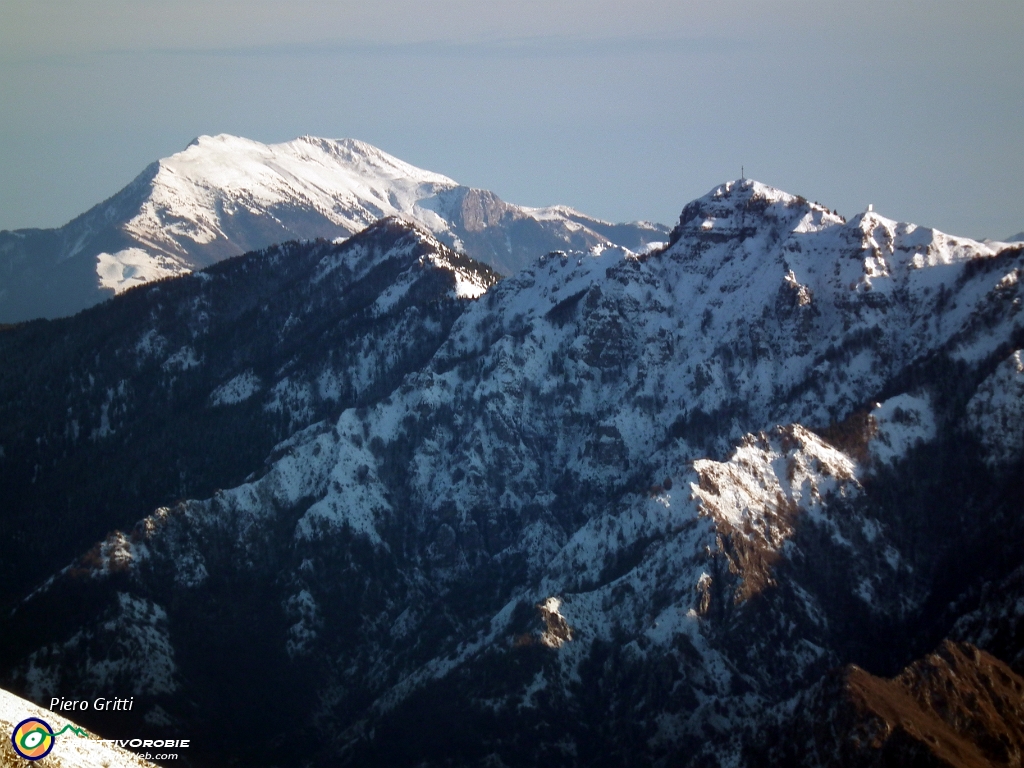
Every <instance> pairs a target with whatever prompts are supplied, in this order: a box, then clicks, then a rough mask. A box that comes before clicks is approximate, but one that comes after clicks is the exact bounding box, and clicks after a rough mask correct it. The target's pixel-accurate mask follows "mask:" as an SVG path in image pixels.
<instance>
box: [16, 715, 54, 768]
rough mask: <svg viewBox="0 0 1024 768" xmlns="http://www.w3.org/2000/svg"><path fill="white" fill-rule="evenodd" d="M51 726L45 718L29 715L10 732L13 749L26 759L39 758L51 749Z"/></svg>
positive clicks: (52, 740)
mask: <svg viewBox="0 0 1024 768" xmlns="http://www.w3.org/2000/svg"><path fill="white" fill-rule="evenodd" d="M53 742H54V738H53V728H51V727H50V724H49V723H47V722H46V721H45V720H40V719H39V718H38V717H30V718H28V720H22V721H21V722H20V723H18V726H17V727H16V728H15V729H14V733H12V734H11V743H12V744H13V745H14V751H15V752H17V753H18V754H19V755H21V756H22V757H24V758H25V759H26V760H39V759H40V758H42V757H46V756H47V755H48V754H50V750H51V749H53Z"/></svg>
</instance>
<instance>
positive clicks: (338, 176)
mask: <svg viewBox="0 0 1024 768" xmlns="http://www.w3.org/2000/svg"><path fill="white" fill-rule="evenodd" d="M387 216H402V217H405V218H407V219H409V220H411V221H414V222H416V223H417V224H418V225H419V226H421V227H423V228H425V229H427V230H428V231H430V232H432V233H433V234H434V235H435V236H436V237H438V238H439V239H440V240H441V241H442V242H444V243H445V245H447V246H449V247H452V248H455V249H456V250H459V251H463V252H465V253H467V254H468V255H469V256H471V257H473V258H475V259H476V260H478V261H482V262H484V263H486V264H488V265H489V266H491V267H493V268H496V269H497V270H498V271H499V272H503V273H505V274H510V273H512V272H515V271H517V270H518V269H520V268H521V267H523V266H525V265H526V264H529V263H530V262H532V261H533V260H534V259H536V258H537V257H539V256H541V255H543V254H544V253H547V252H548V251H552V250H566V249H570V248H573V249H581V250H586V249H587V248H591V247H593V246H595V245H612V244H617V245H620V246H623V247H627V248H632V249H635V250H642V249H644V248H646V247H648V246H649V245H650V244H651V243H652V242H661V241H664V240H665V239H666V235H667V233H668V230H667V228H665V227H662V226H660V225H652V224H646V223H636V224H609V223H608V222H604V221H601V220H599V219H594V218H590V217H588V216H586V215H584V214H582V213H579V212H578V211H575V210H573V209H572V208H568V207H566V206H557V205H556V206H551V207H547V208H524V207H521V206H517V205H513V204H510V203H506V202H504V201H503V200H501V199H500V198H499V197H498V196H497V195H495V194H494V193H493V192H488V191H486V190H480V189H472V188H470V187H465V186H461V185H459V184H458V183H456V182H455V181H454V180H452V179H450V178H448V177H447V176H443V175H441V174H439V173H434V172H432V171H427V170H424V169H422V168H417V167H416V166H414V165H411V164H409V163H406V162H404V161H402V160H399V159H398V158H396V157H393V156H392V155H389V154H388V153H386V152H384V151H382V150H380V149H378V148H376V147H374V146H372V145H370V144H367V143H365V142H362V141H358V140H356V139H322V138H316V137H313V136H303V137H300V138H298V139H294V140H292V141H287V142H283V143H280V144H263V143H260V142H258V141H253V140H251V139H245V138H240V137H238V136H230V135H228V134H220V135H217V136H199V137H198V138H196V139H195V140H194V141H192V142H191V143H190V144H189V145H188V146H187V147H186V148H185V149H184V150H183V151H181V152H178V153H176V154H174V155H172V156H170V157H168V158H164V159H163V160H160V161H158V162H156V163H153V164H151V165H150V166H148V167H147V168H146V169H145V170H144V171H143V172H142V173H141V174H140V175H139V176H138V177H137V178H136V179H135V180H134V181H133V182H132V183H131V184H129V185H128V186H127V187H125V188H124V189H123V190H121V192H119V193H117V194H116V195H114V196H113V197H111V198H110V199H109V200H107V201H106V202H104V203H101V204H100V205H98V206H96V207H94V208H93V209H91V210H90V211H88V212H86V213H84V214H82V215H81V216H79V217H78V218H76V219H75V220H74V221H72V222H70V223H69V224H67V225H66V226H64V227H62V228H60V229H59V230H42V231H40V230H24V231H19V232H14V233H8V232H3V233H0V275H2V276H3V277H2V278H0V322H5V321H14V320H22V319H27V318H31V317H38V316H40V315H43V316H54V315H61V314H70V313H71V312H74V311H76V310H78V309H81V308H83V307H85V306H88V305H90V304H93V303H95V302H96V301H99V300H100V299H102V298H104V297H105V296H108V295H110V293H111V292H113V293H121V292H122V291H125V290H127V289H128V288H131V287H133V286H136V285H141V284H143V283H147V282H150V281H153V280H156V279H159V278H162V277H168V276H172V275H178V274H183V273H186V272H189V271H191V270H193V269H197V268H202V267H206V266H209V265H210V264H213V263H215V262H217V261H220V260H222V259H225V258H228V257H230V256H236V255H238V254H241V253H243V252H245V251H249V250H257V249H260V248H265V247H267V246H269V245H272V244H275V243H280V242H285V241H288V240H311V239H315V238H318V237H323V238H327V239H336V238H339V237H348V236H351V235H353V234H355V233H356V232H359V231H360V230H362V229H364V228H365V227H367V226H369V225H370V224H372V223H373V222H374V221H377V220H378V219H381V218H384V217H387Z"/></svg>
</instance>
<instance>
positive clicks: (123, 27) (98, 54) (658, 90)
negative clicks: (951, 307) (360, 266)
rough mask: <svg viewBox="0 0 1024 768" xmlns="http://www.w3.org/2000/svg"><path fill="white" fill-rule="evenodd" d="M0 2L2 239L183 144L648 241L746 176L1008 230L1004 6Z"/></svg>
mask: <svg viewBox="0 0 1024 768" xmlns="http://www.w3.org/2000/svg"><path fill="white" fill-rule="evenodd" d="M628 6H629V7H628V9H627V3H625V2H620V1H616V2H610V1H608V0H597V1H596V2H595V1H591V2H583V0H544V1H543V2H542V1H541V0H515V1H514V2H505V1H504V0H376V1H375V2H367V1H366V0H362V1H361V2H358V3H356V2H348V1H347V0H342V1H340V2H338V1H331V2H329V1H328V0H245V1H244V2H241V1H239V2H234V1H233V0H229V1H227V2H219V1H218V0H0V228H20V227H30V226H39V227H50V226H59V225H61V224H63V223H65V222H66V221H68V220H69V219H71V218H72V217H74V216H75V215H77V214H79V213H81V212H83V211H85V210H86V209H88V208H89V207H91V206H92V205H94V204H95V203H98V202H100V201H101V200H103V199H104V198H106V197H109V196H110V195H111V194H113V193H114V192H116V191H117V190H118V189H120V188H121V187H122V186H124V185H125V184H127V183H128V182H129V181H130V180H131V179H132V178H133V177H134V176H136V175H137V174H138V173H140V172H141V171H142V169H143V168H144V167H145V166H146V165H147V164H148V163H150V162H152V161H153V160H155V159H157V158H160V157H166V156H167V155H170V154H173V153H174V152H177V151H179V150H181V149H183V148H184V147H185V145H186V144H187V143H188V142H189V141H190V140H191V139H192V138H193V137H194V136H197V135H199V134H216V133H225V132H226V133H233V134H236V135H241V136H246V137H249V138H252V139H257V140H259V141H264V142H276V141H285V140H288V139H291V138H294V137H296V136H299V135H302V134H312V135H317V136H327V137H332V138H340V137H354V138H359V139H363V140H365V141H368V142H370V143H372V144H375V145H377V146H379V147H381V148H382V149H384V150H386V151H388V152H390V153H392V154H394V155H397V156H398V157H400V158H402V159H404V160H407V161H409V162H411V163H413V164H415V165H419V166H422V167H424V168H428V169H430V170H434V171H438V172H440V173H444V174H446V175H448V176H451V177H452V178H454V179H456V180H457V181H459V182H461V183H464V184H469V185H472V186H477V187H484V188H487V189H490V190H493V191H494V192H496V193H497V194H498V195H500V196H501V197H502V198H504V199H506V200H508V201H510V202H515V203H520V204H524V205H548V204H553V203H565V204H568V205H572V206H575V207H577V208H579V209H580V210H582V211H585V212H587V213H589V214H592V215H596V216H600V217H603V218H607V219H611V220H615V221H622V220H633V219H652V220H657V221H661V222H664V223H667V224H671V223H673V222H674V221H675V219H676V218H677V217H678V215H679V211H680V210H681V209H682V207H683V205H685V203H686V202H688V201H689V200H691V199H692V198H694V197H697V196H699V195H701V194H704V193H705V192H707V191H708V190H709V189H710V188H712V187H713V186H714V185H716V184H718V183H720V182H722V181H725V180H727V179H731V178H735V177H738V176H739V174H740V167H741V165H742V166H745V168H746V173H747V175H748V176H750V177H752V178H756V179H759V180H761V181H764V182H767V183H769V184H773V185H775V186H777V187H781V188H783V189H785V190H787V191H790V192H793V193H797V194H802V195H804V196H805V197H808V198H811V199H814V200H818V201H820V202H821V203H824V204H826V205H828V206H830V207H832V208H836V209H838V210H839V212H840V213H843V214H846V215H850V214H853V213H856V212H857V211H859V210H863V209H864V207H866V205H867V203H868V202H872V203H874V204H875V208H876V209H877V210H879V211H880V212H882V213H883V214H884V215H888V216H891V217H892V218H897V219H901V220H907V221H914V222H917V223H920V224H924V225H929V226H934V227H938V228H939V229H944V230H946V231H949V232H953V233H955V234H963V235H969V236H973V237H979V238H981V237H993V238H1000V237H1006V236H1008V235H1010V234H1012V233H1014V232H1018V231H1020V230H1024V146H1022V144H1024V45H1022V41H1024V35H1022V33H1024V2H1022V1H1021V0H973V1H972V2H967V1H964V2H948V1H946V0H928V1H927V2H906V1H905V0H849V1H848V2H828V0H817V1H816V2H807V1H805V0H732V1H730V0H715V1H714V2H710V1H708V0H675V2H666V1H665V0H633V1H632V2H630V3H629V4H628Z"/></svg>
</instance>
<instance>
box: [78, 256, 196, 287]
mask: <svg viewBox="0 0 1024 768" xmlns="http://www.w3.org/2000/svg"><path fill="white" fill-rule="evenodd" d="M190 271H191V270H190V269H189V268H188V267H186V266H185V265H184V264H182V263H180V262H178V261H175V260H173V259H171V258H168V257H166V256H161V255H155V254H151V253H147V252H146V251H144V250H142V249H141V248H125V249H124V250H123V251H118V252H117V253H113V254H111V253H101V254H99V255H98V256H97V257H96V274H97V276H99V279H100V288H106V289H108V290H111V291H113V292H114V293H115V294H118V293H124V292H125V291H127V290H128V289H129V288H134V287H135V286H136V285H143V284H144V283H151V282H153V281H154V280H160V279H162V278H165V277H175V276H177V275H185V274H188V273H189V272H190Z"/></svg>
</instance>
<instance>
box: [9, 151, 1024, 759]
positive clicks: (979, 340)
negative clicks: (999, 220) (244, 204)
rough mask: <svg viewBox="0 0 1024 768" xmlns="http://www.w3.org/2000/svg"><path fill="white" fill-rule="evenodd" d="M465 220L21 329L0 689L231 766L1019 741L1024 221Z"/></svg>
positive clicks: (727, 190) (743, 195) (735, 210)
mask: <svg viewBox="0 0 1024 768" xmlns="http://www.w3.org/2000/svg"><path fill="white" fill-rule="evenodd" d="M218 141H221V140H218ZM223 141H225V142H226V141H228V140H226V139H225V140H223ZM332 146H334V145H332ZM186 154H187V153H186ZM371 176H372V178H377V176H373V175H372V174H371ZM416 183H417V184H434V183H437V184H442V185H443V182H441V181H438V180H436V179H435V180H429V179H425V180H420V181H417V182H416ZM226 186H228V185H227V184H225V187H226ZM417 189H421V187H417ZM396 194H397V193H396ZM417 194H419V193H418V192H417ZM439 194H440V193H439ZM418 199H422V198H418ZM431 199H436V198H431ZM190 221H203V219H202V217H201V216H199V215H198V214H197V215H196V217H195V219H194V220H190ZM446 221H447V220H446ZM538 221H543V220H538ZM560 221H563V223H564V220H560ZM435 224H436V222H435ZM218 226H220V225H218ZM268 226H269V225H268ZM560 226H561V225H560ZM564 226H566V227H568V224H567V223H564ZM196 227H198V225H197V224H189V225H188V227H184V225H183V227H182V228H181V229H180V230H179V229H174V228H173V227H172V229H171V230H170V231H171V233H172V234H170V235H167V237H168V238H171V239H173V237H177V236H180V232H183V231H188V232H190V233H192V234H195V235H196V237H198V238H202V237H209V238H210V240H209V242H211V243H212V242H215V241H217V238H218V237H219V236H216V237H215V236H214V235H213V234H211V233H213V232H214V229H213V225H210V229H209V230H204V232H205V233H206V234H198V232H199V231H198V229H197V228H196ZM438 231H440V232H441V234H444V235H445V236H446V237H448V236H450V235H451V233H452V230H451V229H444V228H443V227H440V225H437V227H436V228H435V229H434V230H431V229H429V228H426V227H424V226H423V225H422V224H420V223H417V222H415V221H412V220H410V219H409V218H408V217H406V218H402V219H400V218H385V219H382V220H378V221H375V222H374V223H372V224H371V225H370V226H369V227H368V228H366V229H365V230H363V231H362V232H360V233H358V234H356V235H354V236H351V237H349V238H348V239H346V240H345V241H343V242H333V241H331V240H323V241H320V242H316V241H304V242H292V243H285V244H281V245H279V246H273V247H269V248H265V249H261V250H259V251H256V252H252V253H249V254H247V255H244V256H241V257H238V258H232V259H227V260H225V261H223V262H221V263H218V264H215V265H214V266H211V267H209V268H208V269H206V270H204V271H202V272H196V273H194V274H191V275H187V276H183V277H180V278H178V279H174V280H168V281H163V282H159V283H156V284H152V285H148V286H144V287H141V288H139V289H137V290H132V291H129V292H127V293H125V294H124V295H121V296H118V297H116V298H115V299H113V300H111V301H109V302H105V303H103V304H101V305H99V306H96V307H93V308H91V309H88V310H86V311H84V312H82V313H81V314H79V315H77V316H75V317H72V318H65V319H61V320H57V321H53V322H47V323H27V324H24V325H18V326H14V327H11V328H7V329H5V330H2V331H0V359H2V360H4V361H5V365H4V366H2V367H0V487H3V489H4V493H3V494H0V567H2V568H3V570H2V572H0V576H2V578H0V585H3V588H2V592H0V608H2V610H0V637H3V638H4V640H3V642H2V643H0V684H3V685H4V686H5V687H7V688H10V689H11V690H14V691H15V692H17V693H19V694H20V695H24V696H27V697H28V698H30V699H32V700H34V701H37V702H38V701H45V700H47V697H49V696H70V695H72V694H74V695H79V696H84V695H86V694H87V695H89V696H99V695H126V694H130V695H132V696H134V697H135V702H136V709H135V710H133V713H132V715H131V717H130V718H129V719H126V718H124V717H117V718H115V717H107V716H104V715H102V714H96V713H92V714H90V715H89V717H88V718H85V717H83V721H84V722H85V723H86V725H87V726H88V727H90V728H92V729H94V730H96V731H98V732H103V733H111V735H117V733H116V732H117V731H118V730H119V729H122V730H124V729H130V730H131V731H132V732H133V733H145V734H152V735H153V737H154V738H181V737H182V736H185V735H188V736H189V737H190V738H191V739H192V740H193V741H192V744H193V746H192V747H191V748H190V750H189V755H188V758H189V761H190V762H191V764H192V765H195V766H221V765H229V764H238V765H247V766H268V767H269V766H274V765H294V764H303V765H311V766H371V765H373V766H379V765H386V766H480V765H492V766H523V767H524V768H525V767H526V766H531V767H532V766H538V765H546V766H565V767H566V768H569V767H570V766H571V767H576V766H650V765H655V766H659V765H660V766H686V767H688V768H706V767H709V766H711V767H724V766H739V767H740V768H761V767H762V766H778V765H795V766H801V768H812V766H813V767H814V768H819V767H820V768H824V767H825V766H832V765H837V764H838V765H844V766H852V767H854V768H869V767H871V768H874V767H875V766H902V765H915V766H956V767H957V768H967V767H968V766H979V765H1016V764H1019V762H1020V756H1021V754H1022V750H1024V679H1022V677H1021V675H1022V674H1024V501H1022V500H1024V312H1022V309H1024V308H1022V302H1024V288H1022V281H1021V278H1022V276H1024V243H1017V244H1013V243H1010V244H1008V243H979V242H976V241H974V240H970V239H967V238H961V237H955V236H950V235H946V234H944V233H941V232H938V231H935V230H931V229H927V228H923V227H917V226H915V225H913V224H908V223H901V222H898V221H894V220H891V219H888V218H886V217H884V216H882V215H880V214H879V213H876V212H865V213H863V214H859V215H857V216H855V217H853V218H852V219H850V220H846V219H843V218H842V217H840V216H838V215H837V214H835V213H833V212H832V211H830V210H829V209H827V208H825V207H822V206H820V205H817V204H814V203H810V202H808V201H807V200H805V199H803V198H802V197H799V196H794V195H791V194H787V193H785V192H782V191H780V190H778V189H774V188H772V187H770V186H767V185H764V184H760V183H757V182H754V181H751V180H741V181H733V182H729V183H727V184H723V185H721V186H719V187H717V188H715V189H714V190H712V191H710V192H709V193H708V194H707V195H705V196H704V197H702V198H699V199H697V200H695V201H693V202H691V203H689V204H688V205H686V206H685V207H684V208H683V210H682V213H681V216H680V219H679V222H678V224H677V225H676V226H675V228H674V229H673V230H672V231H671V233H669V236H668V238H667V239H668V243H667V244H666V245H665V246H664V247H662V248H657V249H651V250H646V251H644V252H642V253H637V252H633V251H631V250H627V249H626V248H622V247H613V246H608V245H607V244H606V243H598V244H597V245H596V246H595V247H591V248H589V249H587V250H579V251H571V250H569V249H562V250H561V252H555V253H551V254H548V255H547V256H544V257H542V258H539V259H537V260H534V261H532V262H531V263H529V264H528V265H527V266H525V267H523V268H522V269H520V270H519V271H518V272H516V273H515V274H514V275H513V276H511V277H508V278H505V279H500V276H499V275H498V274H497V273H496V272H495V271H494V270H493V269H491V268H490V267H487V266H486V265H484V264H481V263H479V262H476V261H474V260H472V259H470V258H468V257H466V256H464V255H462V254H460V253H458V252H457V251H455V250H453V249H452V248H450V247H449V246H448V245H446V244H445V243H444V242H442V241H441V239H439V236H438V235H436V234H435V232H438ZM175 233H177V234H175ZM191 236H192V235H189V237H191ZM167 247H168V248H170V247H171V246H167ZM296 750H299V754H298V757H297V752H296ZM1014 761H1016V762H1014ZM178 764H184V763H183V762H180V763H178Z"/></svg>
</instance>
